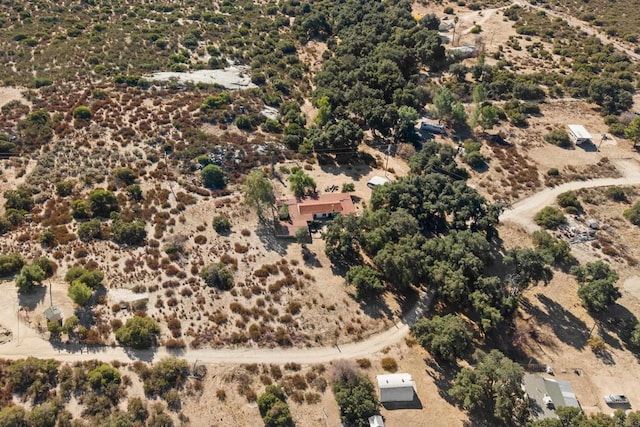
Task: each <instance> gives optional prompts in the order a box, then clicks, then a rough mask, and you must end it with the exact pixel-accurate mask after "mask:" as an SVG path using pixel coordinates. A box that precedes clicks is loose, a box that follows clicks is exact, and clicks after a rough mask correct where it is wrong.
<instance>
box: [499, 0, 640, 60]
mask: <svg viewBox="0 0 640 427" xmlns="http://www.w3.org/2000/svg"><path fill="white" fill-rule="evenodd" d="M511 1H512V2H513V3H514V4H517V5H519V6H521V7H531V8H533V9H536V10H541V11H543V12H545V13H546V14H547V15H549V16H552V17H555V18H561V19H564V20H565V21H566V22H567V23H568V24H569V25H571V26H572V27H577V28H579V29H580V30H581V31H583V32H585V33H587V34H588V35H590V36H595V37H598V38H599V39H600V41H602V43H605V44H607V43H610V44H612V45H614V46H615V48H616V49H618V50H621V51H623V52H624V53H626V54H627V55H629V56H630V57H632V58H634V59H635V60H640V55H639V54H637V53H635V52H634V51H633V49H632V48H631V47H629V46H627V45H624V44H623V43H621V42H620V41H619V40H615V39H613V38H612V37H609V36H608V35H606V34H603V33H602V32H601V31H599V30H597V29H595V28H593V27H592V26H591V25H589V24H588V23H586V22H584V21H581V20H579V19H578V18H575V17H573V16H570V15H567V14H566V13H562V12H557V11H554V10H550V9H547V8H545V7H543V6H539V5H535V4H531V3H529V2H528V1H527V0H511Z"/></svg>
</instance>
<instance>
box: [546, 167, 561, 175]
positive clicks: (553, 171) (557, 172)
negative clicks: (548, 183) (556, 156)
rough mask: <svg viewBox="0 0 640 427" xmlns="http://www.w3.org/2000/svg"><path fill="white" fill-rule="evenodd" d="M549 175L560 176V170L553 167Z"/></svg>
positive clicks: (548, 172)
mask: <svg viewBox="0 0 640 427" xmlns="http://www.w3.org/2000/svg"><path fill="white" fill-rule="evenodd" d="M547 175H549V176H560V171H559V170H558V168H551V169H549V170H548V171H547Z"/></svg>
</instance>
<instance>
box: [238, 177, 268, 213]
mask: <svg viewBox="0 0 640 427" xmlns="http://www.w3.org/2000/svg"><path fill="white" fill-rule="evenodd" d="M242 193H243V195H244V201H245V203H246V204H247V205H249V206H251V207H252V208H254V209H255V211H256V213H257V214H258V216H259V217H260V218H262V214H263V212H264V209H265V208H266V207H269V206H273V204H274V203H275V194H274V192H273V185H271V182H270V181H269V179H268V178H267V176H266V175H265V174H264V172H262V171H261V170H254V171H251V173H249V175H247V177H246V179H245V181H244V185H243V186H242Z"/></svg>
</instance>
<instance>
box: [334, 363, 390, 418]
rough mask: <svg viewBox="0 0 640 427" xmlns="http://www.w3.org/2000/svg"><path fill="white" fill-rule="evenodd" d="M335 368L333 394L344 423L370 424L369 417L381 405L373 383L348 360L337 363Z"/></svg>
mask: <svg viewBox="0 0 640 427" xmlns="http://www.w3.org/2000/svg"><path fill="white" fill-rule="evenodd" d="M334 369H335V372H334V377H335V378H334V382H333V394H334V396H335V397H336V402H338V406H339V407H340V416H341V417H342V421H343V423H344V424H345V425H348V426H354V427H366V426H368V425H369V421H368V418H369V417H370V416H372V415H375V414H376V413H377V412H378V408H379V407H380V402H378V398H377V392H376V389H375V387H374V385H373V383H372V382H371V380H370V379H369V377H367V376H366V375H364V374H361V373H358V372H357V371H356V369H355V368H354V367H352V366H351V365H349V364H347V363H346V362H340V363H337V364H336V366H335V367H334Z"/></svg>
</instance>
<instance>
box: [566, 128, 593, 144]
mask: <svg viewBox="0 0 640 427" xmlns="http://www.w3.org/2000/svg"><path fill="white" fill-rule="evenodd" d="M567 127H568V128H569V136H570V137H571V139H572V140H573V142H574V143H576V144H578V145H580V144H582V143H583V142H587V141H590V140H591V134H590V133H589V132H587V130H586V129H585V128H584V126H582V125H567Z"/></svg>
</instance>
